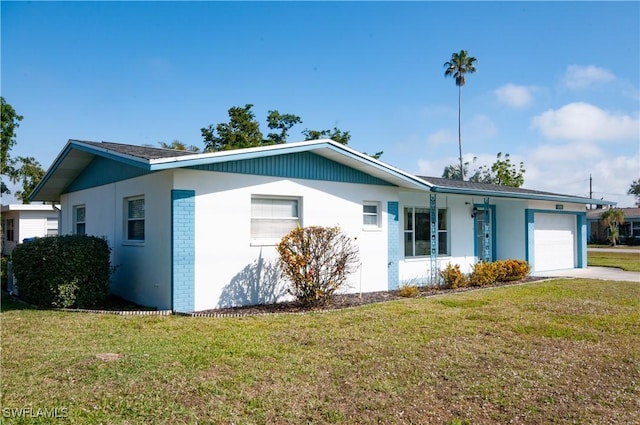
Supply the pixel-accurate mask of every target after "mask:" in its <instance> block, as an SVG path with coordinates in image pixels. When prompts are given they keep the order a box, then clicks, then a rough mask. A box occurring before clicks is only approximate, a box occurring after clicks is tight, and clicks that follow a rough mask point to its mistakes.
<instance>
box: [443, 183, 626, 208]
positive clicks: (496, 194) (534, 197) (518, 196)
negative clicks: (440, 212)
mask: <svg viewBox="0 0 640 425" xmlns="http://www.w3.org/2000/svg"><path fill="white" fill-rule="evenodd" d="M431 190H432V191H433V192H436V193H451V194H459V195H475V196H487V197H491V198H516V199H528V200H537V201H553V202H569V203H575V204H584V205H616V204H617V203H616V202H611V201H603V200H598V199H589V198H580V197H574V196H561V195H558V196H554V195H542V194H532V193H515V192H496V191H492V190H477V189H464V188H451V187H442V186H433V188H432V189H431Z"/></svg>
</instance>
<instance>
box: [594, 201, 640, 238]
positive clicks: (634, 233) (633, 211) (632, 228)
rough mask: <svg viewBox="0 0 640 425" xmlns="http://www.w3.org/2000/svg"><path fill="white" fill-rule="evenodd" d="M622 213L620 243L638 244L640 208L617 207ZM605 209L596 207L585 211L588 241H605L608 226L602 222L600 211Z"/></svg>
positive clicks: (607, 234) (607, 235) (639, 236)
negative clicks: (622, 221)
mask: <svg viewBox="0 0 640 425" xmlns="http://www.w3.org/2000/svg"><path fill="white" fill-rule="evenodd" d="M618 209H620V210H621V211H622V212H623V213H624V223H622V225H620V227H619V233H620V240H619V243H620V244H621V245H638V244H640V208H618ZM605 211H606V209H602V208H597V209H593V210H588V211H587V227H588V233H589V242H592V243H606V242H607V241H608V238H609V228H608V227H607V226H605V225H604V224H603V223H602V219H601V216H602V213H603V212H605Z"/></svg>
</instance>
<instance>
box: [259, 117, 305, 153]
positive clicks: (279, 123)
mask: <svg viewBox="0 0 640 425" xmlns="http://www.w3.org/2000/svg"><path fill="white" fill-rule="evenodd" d="M300 123H302V119H301V118H300V117H299V116H297V115H293V114H281V113H280V112H278V111H269V115H268V116H267V125H268V126H269V128H270V129H271V130H279V131H280V132H279V133H269V134H268V135H267V141H268V142H269V144H273V145H277V144H280V143H286V142H287V136H288V132H289V130H290V129H291V127H293V126H294V125H296V124H300Z"/></svg>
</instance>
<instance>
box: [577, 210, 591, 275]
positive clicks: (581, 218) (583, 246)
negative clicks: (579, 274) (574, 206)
mask: <svg viewBox="0 0 640 425" xmlns="http://www.w3.org/2000/svg"><path fill="white" fill-rule="evenodd" d="M576 229H577V233H578V234H577V235H576V238H577V239H578V241H577V242H578V249H577V256H578V268H580V269H583V268H585V267H587V235H588V233H587V213H586V212H584V213H578V215H577V216H576Z"/></svg>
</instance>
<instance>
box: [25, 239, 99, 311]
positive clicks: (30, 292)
mask: <svg viewBox="0 0 640 425" xmlns="http://www.w3.org/2000/svg"><path fill="white" fill-rule="evenodd" d="M110 254H111V249H110V248H109V246H108V245H107V242H106V241H105V240H104V239H100V238H97V237H94V236H76V235H67V236H50V237H46V238H36V239H34V240H33V241H30V242H27V243H24V244H21V245H18V246H17V247H16V248H15V249H14V251H13V255H12V261H13V272H14V276H15V277H16V280H17V287H18V292H19V294H20V298H22V299H23V300H25V301H27V302H29V303H31V304H35V305H38V306H41V307H65V308H69V307H75V308H90V307H94V306H97V305H99V304H100V303H102V302H104V300H105V299H106V298H107V296H108V295H109V276H110V274H111V264H110V258H109V257H110Z"/></svg>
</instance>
